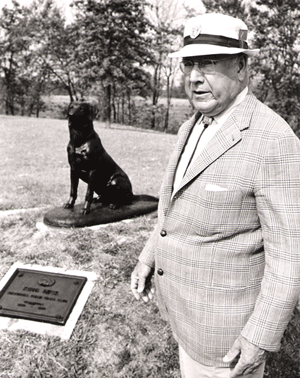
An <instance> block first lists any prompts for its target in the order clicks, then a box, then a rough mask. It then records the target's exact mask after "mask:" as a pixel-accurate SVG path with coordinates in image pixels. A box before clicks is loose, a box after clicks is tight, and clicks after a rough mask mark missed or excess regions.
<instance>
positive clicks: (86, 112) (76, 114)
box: [68, 101, 99, 122]
mask: <svg viewBox="0 0 300 378" xmlns="http://www.w3.org/2000/svg"><path fill="white" fill-rule="evenodd" d="M98 111H99V110H98V109H97V107H96V106H95V105H92V104H90V103H89V102H81V101H73V102H71V103H70V105H69V107H68V118H69V119H81V120H84V119H85V120H88V121H90V122H92V121H93V120H94V119H95V118H96V116H97V114H98Z"/></svg>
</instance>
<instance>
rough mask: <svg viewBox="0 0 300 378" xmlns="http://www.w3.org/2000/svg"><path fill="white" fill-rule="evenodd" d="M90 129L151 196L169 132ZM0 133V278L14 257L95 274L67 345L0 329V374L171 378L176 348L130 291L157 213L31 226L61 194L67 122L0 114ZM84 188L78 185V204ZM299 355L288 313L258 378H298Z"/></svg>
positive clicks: (295, 326)
mask: <svg viewBox="0 0 300 378" xmlns="http://www.w3.org/2000/svg"><path fill="white" fill-rule="evenodd" d="M95 128H96V131H97V132H98V133H99V135H100V137H101V139H102V142H103V145H104V147H105V148H106V149H107V151H108V152H109V153H110V154H111V155H112V156H113V158H114V159H115V160H116V161H117V162H118V163H119V164H120V165H121V167H122V168H123V169H124V170H125V171H126V173H127V174H128V175H129V177H130V179H131V182H132V185H133V190H134V193H135V194H149V195H154V196H158V192H159V187H160V184H161V180H162V177H163V172H164V170H165V167H166V164H167V161H168V159H169V156H170V153H171V151H172V149H173V146H174V144H175V142H176V136H174V135H170V134H160V133H152V132H145V131H139V130H135V129H133V128H125V127H121V126H118V125H113V128H112V129H105V128H104V125H102V124H100V123H97V122H95ZM0 133H1V134H0V135H1V137H0V162H1V163H0V175H1V180H0V210H2V211H0V229H1V239H0V252H1V264H0V279H1V278H2V277H3V276H4V274H5V273H6V272H7V271H8V269H9V268H10V266H11V265H12V264H13V263H14V262H16V261H20V262H22V263H24V264H39V265H44V266H46V265H50V266H54V267H61V268H67V269H71V270H84V271H92V272H95V273H96V274H97V275H98V280H97V281H96V284H95V286H94V289H93V291H92V293H91V295H90V297H89V299H88V302H87V304H86V306H85V308H84V310H83V312H82V314H81V317H80V318H79V321H78V323H77V325H76V327H75V329H74V332H73V334H72V337H71V338H70V340H68V341H62V340H60V339H59V338H57V337H50V336H49V337H48V336H41V335H37V334H34V333H30V332H25V331H17V332H7V331H0V353H1V354H0V377H4V378H37V377H40V378H41V377H42V378H48V377H49V378H50V377H51V378H67V377H68V378H69V377H70V378H76V377H80V378H106V377H107V378H119V377H122V378H133V377H135V378H144V377H153V378H154V377H159V378H160V377H161V378H164V377H166V378H167V377H168V378H169V377H170V378H171V377H177V378H179V377H180V373H179V366H178V359H177V345H176V343H175V342H174V340H173V338H172V335H171V332H170V329H169V326H168V324H166V323H165V322H163V321H162V320H161V318H160V315H159V313H158V309H157V306H156V302H155V300H154V301H153V302H152V303H149V304H147V305H146V304H144V303H140V302H136V301H135V300H134V299H133V297H132V295H131V293H130V287H129V281H130V274H131V271H132V269H133V267H134V265H135V263H136V259H137V257H138V255H139V253H140V251H141V249H142V248H143V246H144V244H145V242H146V240H147V238H148V237H149V235H150V233H151V231H152V229H153V227H154V225H155V222H156V217H155V214H152V215H147V216H142V217H139V218H136V219H133V220H131V221H130V222H120V223H115V224H110V225H108V226H106V227H102V228H98V229H97V230H95V229H46V230H38V229H37V228H36V222H37V220H39V219H40V218H41V217H42V216H43V214H44V213H45V212H46V211H48V210H49V209H51V208H53V207H57V206H62V204H63V203H64V202H65V201H66V200H67V199H68V197H69V186H70V185H69V166H68V163H67V154H66V145H67V143H68V127H67V121H65V120H52V119H36V118H21V117H6V116H1V115H0ZM85 189H86V185H85V184H83V183H82V184H81V185H80V190H79V196H78V203H82V202H83V199H84V193H85ZM21 209H26V211H19V210H21ZM0 320H1V319H0ZM299 353H300V320H299V313H298V312H295V315H294V317H293V319H292V321H291V323H290V325H289V328H288V330H287V332H286V335H285V337H284V340H283V345H282V349H281V351H280V352H279V353H276V354H272V355H270V357H269V359H268V365H267V369H266V375H265V376H266V377H269V378H279V377H284V378H296V377H299V376H300V372H299V357H300V356H299Z"/></svg>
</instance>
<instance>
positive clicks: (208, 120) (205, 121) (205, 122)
mask: <svg viewBox="0 0 300 378" xmlns="http://www.w3.org/2000/svg"><path fill="white" fill-rule="evenodd" d="M213 120H214V119H213V118H212V117H207V116H204V117H203V119H202V121H201V123H202V125H203V130H202V131H201V134H200V135H199V138H198V140H197V143H196V146H195V148H194V151H193V153H192V155H191V157H190V159H189V162H188V165H187V167H186V169H185V172H184V176H185V175H186V172H187V170H188V168H189V166H190V164H191V161H192V160H193V157H194V155H195V152H196V150H197V147H198V144H199V141H200V139H201V137H202V135H203V133H204V131H205V130H206V129H207V127H208V126H209V125H211V124H212V122H213Z"/></svg>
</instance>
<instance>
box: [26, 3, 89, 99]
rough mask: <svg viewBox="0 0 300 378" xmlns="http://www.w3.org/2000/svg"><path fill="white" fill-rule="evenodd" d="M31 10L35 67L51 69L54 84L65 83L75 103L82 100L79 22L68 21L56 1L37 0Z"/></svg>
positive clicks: (40, 69)
mask: <svg viewBox="0 0 300 378" xmlns="http://www.w3.org/2000/svg"><path fill="white" fill-rule="evenodd" d="M29 9H30V12H31V19H30V21H31V30H30V38H31V42H32V50H33V61H34V66H35V69H36V70H38V71H39V72H47V73H48V75H49V79H50V80H51V81H52V83H53V84H54V85H56V86H57V85H58V84H62V85H63V87H64V88H65V90H66V91H67V92H68V94H69V97H70V101H71V102H72V101H74V100H78V98H79V95H78V92H84V91H85V89H86V88H84V85H83V83H82V82H81V81H80V77H81V76H80V75H78V74H77V73H78V65H77V62H76V56H75V54H76V48H77V43H78V38H79V37H78V35H79V31H78V30H77V28H76V27H75V25H68V24H66V20H65V17H64V15H63V14H62V12H61V10H60V9H59V8H58V7H57V6H56V5H55V3H54V1H53V0H47V1H44V0H34V2H33V3H32V5H31V6H30V7H29Z"/></svg>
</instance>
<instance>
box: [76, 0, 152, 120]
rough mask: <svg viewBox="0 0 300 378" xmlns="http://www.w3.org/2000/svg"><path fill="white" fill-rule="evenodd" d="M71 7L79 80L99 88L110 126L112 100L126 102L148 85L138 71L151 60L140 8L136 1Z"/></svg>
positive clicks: (83, 1) (80, 2) (82, 2)
mask: <svg viewBox="0 0 300 378" xmlns="http://www.w3.org/2000/svg"><path fill="white" fill-rule="evenodd" d="M74 7H75V9H76V13H75V18H76V21H75V22H76V27H77V28H78V29H79V30H80V31H81V33H80V35H79V40H78V44H77V50H76V53H77V59H78V60H79V62H80V64H81V76H82V78H83V79H85V80H86V81H87V82H89V83H100V84H101V87H102V90H103V93H104V99H105V110H106V114H105V119H106V120H108V122H109V123H110V120H111V103H112V98H116V97H119V98H122V97H124V98H126V99H127V97H128V96H131V94H132V93H137V94H141V93H143V91H144V90H145V88H147V86H148V85H149V75H148V74H147V73H146V72H145V71H144V70H143V69H142V68H141V67H142V66H143V65H145V64H146V63H149V62H150V61H151V59H152V54H151V50H150V49H149V43H150V40H149V38H148V37H147V33H148V31H149V28H150V25H149V23H148V21H147V19H146V17H145V12H144V5H143V2H142V1H140V0H134V1H129V0H110V1H108V0H101V1H96V0H76V1H75V2H74Z"/></svg>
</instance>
